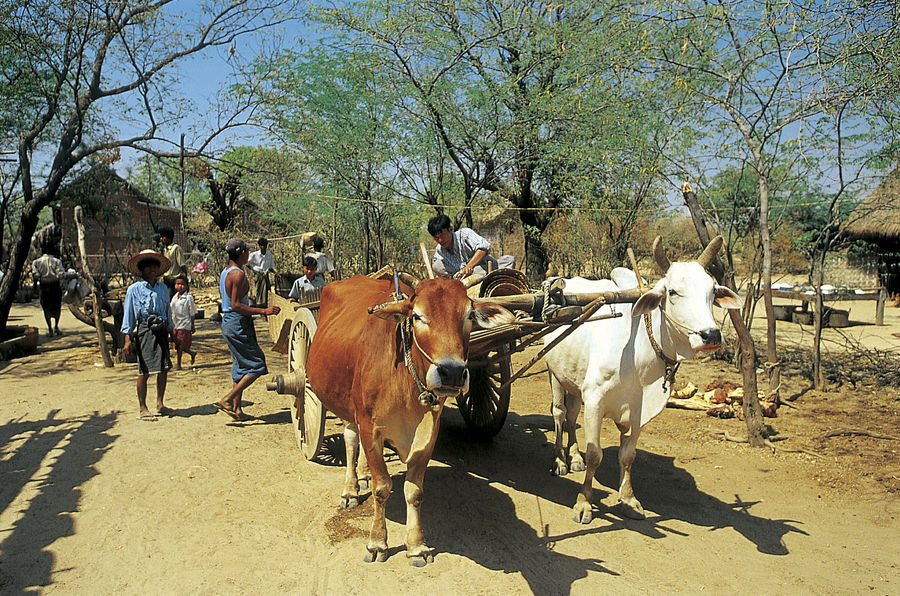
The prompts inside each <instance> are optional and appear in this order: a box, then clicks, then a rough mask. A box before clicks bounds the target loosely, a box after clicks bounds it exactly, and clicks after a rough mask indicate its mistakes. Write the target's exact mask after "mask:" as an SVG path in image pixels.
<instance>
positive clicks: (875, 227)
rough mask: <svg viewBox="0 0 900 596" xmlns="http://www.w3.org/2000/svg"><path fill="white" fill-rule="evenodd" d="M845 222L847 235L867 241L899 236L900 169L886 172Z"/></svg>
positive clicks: (894, 238)
mask: <svg viewBox="0 0 900 596" xmlns="http://www.w3.org/2000/svg"><path fill="white" fill-rule="evenodd" d="M847 221H848V224H847V227H846V232H847V234H848V236H849V237H851V238H855V239H859V240H868V241H869V242H879V241H884V240H888V241H890V240H894V241H897V240H898V239H900V168H897V169H895V170H894V171H893V172H891V173H890V174H888V175H887V176H886V177H885V179H884V180H883V181H882V182H881V184H880V185H878V188H876V189H875V190H874V191H873V192H872V194H870V195H869V196H868V197H866V198H865V199H863V201H862V202H861V203H860V204H859V205H858V206H857V207H856V209H854V210H853V213H851V214H850V217H849V218H848V220H847Z"/></svg>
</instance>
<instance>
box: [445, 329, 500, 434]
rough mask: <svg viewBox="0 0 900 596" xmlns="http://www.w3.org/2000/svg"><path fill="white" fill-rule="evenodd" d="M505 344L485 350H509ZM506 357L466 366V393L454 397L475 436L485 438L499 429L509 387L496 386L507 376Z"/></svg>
mask: <svg viewBox="0 0 900 596" xmlns="http://www.w3.org/2000/svg"><path fill="white" fill-rule="evenodd" d="M509 349H510V348H509V346H506V345H504V346H501V347H500V348H498V349H497V350H495V351H492V352H490V353H489V354H488V357H489V358H490V357H492V356H494V355H495V354H505V353H507V352H509ZM509 376H510V373H509V358H506V359H504V360H500V361H499V362H495V363H494V364H489V365H486V366H473V367H471V368H470V369H469V393H467V394H466V395H463V396H460V397H458V398H457V399H456V405H457V406H458V407H459V413H460V414H462V417H463V420H465V421H466V425H467V426H468V427H469V429H470V430H471V431H472V432H473V433H474V434H475V435H477V436H479V437H481V438H484V439H489V438H491V437H493V436H494V435H496V434H497V433H498V432H500V429H502V428H503V423H504V422H505V421H506V413H507V412H508V411H509V389H510V388H509V387H506V388H505V389H503V390H501V389H500V386H501V385H502V384H503V383H505V382H506V381H508V380H509Z"/></svg>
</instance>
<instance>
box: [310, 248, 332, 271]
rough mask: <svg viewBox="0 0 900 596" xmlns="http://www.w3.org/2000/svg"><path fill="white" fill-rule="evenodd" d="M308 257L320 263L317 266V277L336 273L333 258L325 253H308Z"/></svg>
mask: <svg viewBox="0 0 900 596" xmlns="http://www.w3.org/2000/svg"><path fill="white" fill-rule="evenodd" d="M306 256H308V257H312V258H314V259H315V260H316V261H317V262H318V265H317V266H316V275H324V274H326V273H331V272H332V271H334V263H332V262H331V257H329V256H328V255H326V254H325V253H324V252H311V253H307V255H306Z"/></svg>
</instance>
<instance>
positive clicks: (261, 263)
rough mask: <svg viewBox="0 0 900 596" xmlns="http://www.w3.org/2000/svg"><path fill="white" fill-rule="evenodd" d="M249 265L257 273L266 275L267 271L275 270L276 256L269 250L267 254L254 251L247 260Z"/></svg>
mask: <svg viewBox="0 0 900 596" xmlns="http://www.w3.org/2000/svg"><path fill="white" fill-rule="evenodd" d="M247 265H248V266H250V267H251V268H252V269H253V270H254V271H256V272H257V273H266V272H267V271H271V270H272V269H275V255H273V254H272V253H271V252H270V251H268V250H267V251H266V254H263V253H262V252H260V251H258V250H254V251H253V252H251V253H250V258H248V259H247Z"/></svg>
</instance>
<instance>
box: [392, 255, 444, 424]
mask: <svg viewBox="0 0 900 596" xmlns="http://www.w3.org/2000/svg"><path fill="white" fill-rule="evenodd" d="M394 287H395V288H396V292H395V294H394V297H395V298H396V299H397V300H404V299H405V298H406V296H404V295H403V292H401V291H400V279H399V277H398V276H397V271H396V270H395V271H394ZM398 327H399V328H400V342H401V343H402V344H403V361H404V362H405V363H406V368H407V370H409V374H411V375H412V378H413V380H414V381H415V382H416V387H417V388H418V390H419V403H420V404H422V405H423V406H425V407H426V408H430V409H431V410H438V409H439V408H440V407H441V404H440V402H439V401H438V398H437V396H436V395H435V394H434V392H432V391H429V390H428V388H427V387H426V386H425V383H423V382H422V379H421V378H420V377H419V373H418V371H416V365H415V363H414V362H413V359H412V349H411V347H410V346H409V344H407V343H406V334H407V333H409V335H410V336H411V337H412V340H413V345H415V346H416V348H418V350H419V351H420V352H421V353H422V356H424V357H425V360H427V361H428V362H429V363H430V364H434V360H432V358H431V356H429V355H428V353H427V352H425V350H423V349H422V346H420V345H419V340H418V339H417V338H416V334H415V332H414V331H413V327H412V319H411V318H406V319H404V320H403V321H402V322H401V323H400V325H399V326H398Z"/></svg>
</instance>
